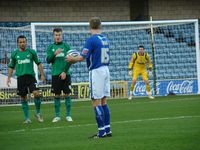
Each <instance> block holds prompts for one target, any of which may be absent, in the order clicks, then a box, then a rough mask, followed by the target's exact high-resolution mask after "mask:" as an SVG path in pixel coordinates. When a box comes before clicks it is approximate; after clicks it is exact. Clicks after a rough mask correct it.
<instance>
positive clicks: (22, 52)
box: [7, 35, 45, 124]
mask: <svg viewBox="0 0 200 150" xmlns="http://www.w3.org/2000/svg"><path fill="white" fill-rule="evenodd" d="M17 43H18V46H19V48H17V49H16V50H14V51H13V52H12V54H11V59H10V63H9V64H8V78H7V85H8V86H10V83H11V77H12V74H13V70H14V69H16V76H17V91H18V95H20V96H21V99H22V101H21V104H22V109H23V112H24V116H25V121H24V123H25V124H29V123H31V120H30V116H29V106H28V99H27V94H28V90H29V91H30V92H31V93H33V95H34V102H35V107H36V114H35V117H36V118H37V120H38V121H39V122H43V118H42V116H41V114H40V105H41V95H40V92H39V90H38V88H36V82H37V81H36V79H35V72H34V69H33V64H34V63H33V62H35V63H36V64H37V66H38V69H39V71H40V74H41V80H42V81H44V80H45V76H44V72H43V67H42V64H41V62H40V60H39V59H38V57H37V54H36V52H35V50H33V49H31V48H27V47H26V44H27V39H26V37H25V36H23V35H20V36H18V38H17Z"/></svg>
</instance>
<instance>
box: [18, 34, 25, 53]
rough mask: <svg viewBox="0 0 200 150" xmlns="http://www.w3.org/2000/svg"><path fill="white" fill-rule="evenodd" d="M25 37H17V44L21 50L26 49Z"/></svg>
mask: <svg viewBox="0 0 200 150" xmlns="http://www.w3.org/2000/svg"><path fill="white" fill-rule="evenodd" d="M26 41H27V40H26V37H25V36H24V35H20V36H18V37H17V44H18V46H19V48H20V49H21V50H25V49H26Z"/></svg>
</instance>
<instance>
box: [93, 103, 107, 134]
mask: <svg viewBox="0 0 200 150" xmlns="http://www.w3.org/2000/svg"><path fill="white" fill-rule="evenodd" d="M94 112H95V115H96V121H97V125H98V134H99V136H102V135H103V134H104V133H105V129H104V126H105V123H104V111H103V108H102V106H101V105H98V106H96V107H94Z"/></svg>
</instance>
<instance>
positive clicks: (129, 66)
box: [128, 53, 136, 70]
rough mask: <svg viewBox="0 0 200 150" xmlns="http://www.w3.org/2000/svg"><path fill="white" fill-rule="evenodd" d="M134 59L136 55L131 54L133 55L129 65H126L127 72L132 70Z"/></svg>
mask: <svg viewBox="0 0 200 150" xmlns="http://www.w3.org/2000/svg"><path fill="white" fill-rule="evenodd" d="M135 58H136V54H135V53H133V55H132V56H131V59H130V61H129V65H128V69H129V70H132V69H133V66H134V63H135Z"/></svg>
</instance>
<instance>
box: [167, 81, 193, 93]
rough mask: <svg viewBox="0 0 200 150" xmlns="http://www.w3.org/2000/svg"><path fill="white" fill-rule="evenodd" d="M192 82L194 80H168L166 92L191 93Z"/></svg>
mask: <svg viewBox="0 0 200 150" xmlns="http://www.w3.org/2000/svg"><path fill="white" fill-rule="evenodd" d="M193 83H194V81H189V80H184V81H183V82H182V83H174V81H170V82H169V84H168V86H167V93H169V92H173V93H180V94H186V93H192V91H193Z"/></svg>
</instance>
